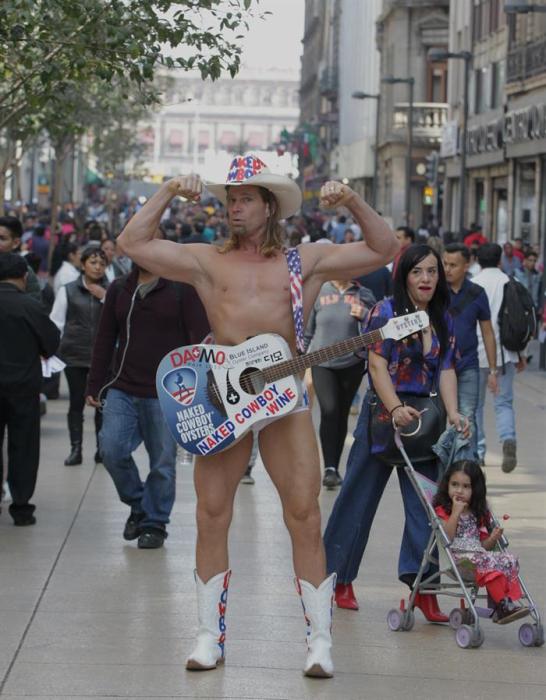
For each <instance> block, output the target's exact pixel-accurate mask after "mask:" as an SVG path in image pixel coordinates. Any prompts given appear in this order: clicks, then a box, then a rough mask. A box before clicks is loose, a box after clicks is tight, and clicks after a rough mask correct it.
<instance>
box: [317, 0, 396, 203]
mask: <svg viewBox="0 0 546 700" xmlns="http://www.w3.org/2000/svg"><path fill="white" fill-rule="evenodd" d="M382 4H383V3H382V0H369V1H368V2H361V1H360V0H341V12H340V40H339V46H340V57H339V98H338V102H339V143H338V145H337V148H334V150H333V152H332V157H331V160H330V165H331V171H332V175H333V177H335V178H337V179H341V180H348V182H349V184H350V186H351V187H352V188H353V189H354V190H355V191H356V192H358V193H359V194H360V195H362V196H363V197H364V198H365V199H366V200H367V201H369V202H371V201H373V180H374V153H375V138H376V128H377V116H378V100H377V99H374V98H373V97H364V96H362V98H361V99H355V98H354V97H353V93H355V92H359V93H364V95H377V94H378V91H379V52H378V51H377V48H376V45H375V23H376V20H377V18H378V16H379V14H380V12H381V8H382Z"/></svg>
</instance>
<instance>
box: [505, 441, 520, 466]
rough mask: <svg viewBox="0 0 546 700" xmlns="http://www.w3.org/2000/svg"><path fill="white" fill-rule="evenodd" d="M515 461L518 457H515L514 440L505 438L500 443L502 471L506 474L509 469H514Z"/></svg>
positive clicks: (516, 461)
mask: <svg viewBox="0 0 546 700" xmlns="http://www.w3.org/2000/svg"><path fill="white" fill-rule="evenodd" d="M517 463H518V459H517V457H516V441H515V440H505V441H504V442H503V443H502V465H501V469H502V471H503V472H505V473H506V474H508V473H509V472H511V471H514V469H515V468H516V465H517Z"/></svg>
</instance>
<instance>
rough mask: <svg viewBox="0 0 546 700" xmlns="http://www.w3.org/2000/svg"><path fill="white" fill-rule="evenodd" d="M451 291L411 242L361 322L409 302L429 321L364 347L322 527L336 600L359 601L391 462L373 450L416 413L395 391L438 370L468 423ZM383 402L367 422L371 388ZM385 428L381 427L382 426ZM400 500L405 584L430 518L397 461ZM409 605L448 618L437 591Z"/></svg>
mask: <svg viewBox="0 0 546 700" xmlns="http://www.w3.org/2000/svg"><path fill="white" fill-rule="evenodd" d="M448 304H449V293H448V288H447V283H446V279H445V274H444V270H443V267H442V262H441V259H440V257H439V255H438V254H437V253H436V252H435V251H434V250H433V249H432V248H430V247H429V246H427V245H413V246H410V247H409V248H408V249H407V250H406V251H405V252H404V253H403V255H402V257H401V258H400V262H399V264H398V268H397V270H396V275H395V279H394V296H393V297H392V298H388V299H384V300H383V301H381V302H380V303H379V304H377V305H376V306H375V307H374V309H373V311H372V313H371V315H370V318H369V321H368V326H367V330H374V329H376V328H379V327H381V326H383V325H384V324H385V323H386V322H387V321H388V320H389V319H390V318H392V317H393V316H395V315H397V316H400V315H403V314H405V313H409V312H411V311H413V310H415V309H422V310H425V311H426V312H427V313H428V315H429V318H430V326H429V327H428V328H426V329H425V330H424V331H423V332H421V333H419V334H417V335H415V336H412V337H410V338H406V339H404V340H399V341H394V340H383V341H380V342H378V343H376V344H375V345H373V346H371V347H370V352H369V376H370V385H371V386H370V391H369V392H368V393H367V395H366V397H365V399H364V402H363V405H362V411H361V413H360V416H359V419H358V424H357V427H356V430H355V433H354V438H355V441H354V443H353V446H352V449H351V452H350V454H349V458H348V462H347V470H346V477H345V480H344V482H343V487H342V489H341V491H340V493H339V496H338V498H337V500H336V503H335V505H334V508H333V511H332V514H331V516H330V520H329V521H328V526H327V528H326V532H325V534H324V542H325V547H326V556H327V560H328V571H329V572H333V571H335V572H337V576H338V584H337V586H336V602H337V604H338V606H339V607H343V608H348V609H352V610H357V609H358V603H357V601H356V598H355V595H354V591H353V587H352V582H353V581H354V579H355V578H356V576H357V574H358V569H359V567H360V562H361V560H362V557H363V555H364V551H365V549H366V544H367V542H368V536H369V533H370V529H371V527H372V523H373V520H374V517H375V513H376V510H377V507H378V505H379V502H380V500H381V497H382V495H383V491H384V489H385V486H386V485H387V482H388V480H389V477H390V475H391V472H392V467H390V466H388V465H387V464H385V463H384V462H383V461H381V460H380V459H379V457H378V456H377V455H378V454H379V453H381V452H382V451H383V449H384V447H385V445H386V443H387V440H388V436H389V433H390V431H392V427H391V419H394V421H395V422H396V424H397V425H398V426H399V427H401V428H403V427H405V426H408V425H410V424H411V423H412V422H414V421H415V420H416V418H418V416H419V414H418V412H417V411H416V409H414V408H412V407H411V406H405V405H404V404H403V401H402V400H400V398H399V396H398V395H397V392H410V393H412V394H422V395H424V396H426V395H429V394H430V392H431V390H432V388H433V386H434V383H435V379H436V378H437V376H438V375H439V382H438V383H439V393H440V396H441V399H442V401H443V404H444V406H445V409H446V413H447V417H448V421H449V422H450V423H451V424H452V425H455V426H456V427H457V428H458V429H459V430H462V431H464V432H467V431H468V421H466V419H465V418H463V417H462V416H461V415H460V414H459V413H458V411H457V379H456V377H455V370H454V360H455V339H454V337H453V324H452V321H451V318H450V316H449V315H448V313H447V309H448ZM374 394H376V395H377V397H378V398H379V399H380V401H381V402H382V404H383V412H384V413H385V416H384V418H385V420H383V421H379V425H380V427H379V429H376V430H374V432H373V434H372V433H371V431H370V430H369V421H370V401H371V399H372V397H373V395H374ZM383 428H384V429H383ZM416 468H417V470H418V471H419V472H421V473H422V474H423V475H424V476H426V477H428V478H429V479H432V480H433V481H436V479H437V476H438V464H437V461H436V460H427V461H422V462H419V463H418V464H417V465H416ZM397 475H398V480H399V482H400V490H401V492H402V499H403V502H404V512H405V519H406V522H405V527H404V534H403V537H402V544H401V547H400V556H399V561H398V577H399V579H400V580H401V581H403V582H404V583H406V584H407V585H408V586H410V588H411V587H412V585H413V582H414V580H415V576H416V574H417V572H418V570H419V566H420V564H421V559H422V556H423V552H424V549H425V547H426V545H427V542H428V539H429V536H430V526H429V523H428V520H427V516H426V513H425V510H424V508H423V506H422V505H421V502H420V501H419V498H418V496H417V494H416V492H415V490H414V489H413V487H412V485H411V483H410V481H409V478H408V477H407V475H406V473H405V471H404V470H403V469H397ZM415 605H416V606H418V607H419V608H420V609H421V611H422V612H423V614H424V615H425V617H426V618H427V619H428V620H431V621H433V622H447V619H448V618H447V617H446V616H445V615H443V614H442V613H441V612H440V610H439V608H438V603H437V600H436V597H435V596H432V595H427V596H419V595H417V598H416V602H415Z"/></svg>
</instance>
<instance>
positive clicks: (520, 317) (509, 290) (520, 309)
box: [498, 277, 537, 352]
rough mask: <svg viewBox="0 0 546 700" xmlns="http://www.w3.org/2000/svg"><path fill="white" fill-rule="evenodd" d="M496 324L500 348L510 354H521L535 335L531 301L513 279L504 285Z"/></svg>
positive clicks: (535, 320) (534, 313) (529, 296)
mask: <svg viewBox="0 0 546 700" xmlns="http://www.w3.org/2000/svg"><path fill="white" fill-rule="evenodd" d="M498 323H499V331H500V341H501V346H504V347H505V348H506V349H507V350H511V351H512V352H522V351H523V350H524V349H525V347H526V345H527V343H528V342H529V341H530V340H531V339H532V338H533V337H534V335H535V333H536V328H537V318H536V312H535V307H534V304H533V299H532V297H531V295H530V294H529V292H528V291H527V289H526V288H525V287H524V286H523V285H522V284H521V282H518V281H517V280H515V279H514V278H513V277H510V279H509V281H508V282H507V283H506V284H505V285H504V291H503V295H502V304H501V308H500V311H499V318H498Z"/></svg>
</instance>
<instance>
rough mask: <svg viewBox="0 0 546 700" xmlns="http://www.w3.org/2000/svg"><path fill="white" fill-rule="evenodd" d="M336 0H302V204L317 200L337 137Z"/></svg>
mask: <svg viewBox="0 0 546 700" xmlns="http://www.w3.org/2000/svg"><path fill="white" fill-rule="evenodd" d="M341 2H342V0H329V1H328V2H325V1H324V0H305V22H304V35H303V40H302V43H303V55H302V65H301V82H300V123H299V126H298V129H297V132H296V149H297V152H298V157H299V163H300V171H301V186H302V189H303V196H304V202H305V203H306V204H308V205H310V204H314V203H316V202H317V199H318V194H319V191H320V187H321V185H322V184H323V183H324V182H325V181H326V180H328V179H329V178H330V177H331V176H332V172H331V156H332V153H333V151H334V149H335V148H336V146H337V143H338V138H339V133H338V132H339V108H338V88H339V51H340V41H339V38H340V37H339V34H340V15H341ZM351 48H354V47H351Z"/></svg>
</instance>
